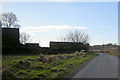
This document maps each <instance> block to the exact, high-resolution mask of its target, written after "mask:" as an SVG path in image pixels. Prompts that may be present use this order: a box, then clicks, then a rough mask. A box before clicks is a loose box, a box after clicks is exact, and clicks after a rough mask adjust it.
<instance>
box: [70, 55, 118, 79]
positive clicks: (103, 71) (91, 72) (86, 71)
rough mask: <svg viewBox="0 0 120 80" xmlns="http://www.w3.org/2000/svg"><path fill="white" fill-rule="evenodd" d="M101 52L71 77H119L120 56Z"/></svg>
mask: <svg viewBox="0 0 120 80" xmlns="http://www.w3.org/2000/svg"><path fill="white" fill-rule="evenodd" d="M99 54H100V55H99V56H97V57H95V58H94V59H92V60H91V61H90V62H88V63H87V64H86V65H85V66H84V67H83V68H81V69H80V70H78V72H77V73H76V74H75V75H73V76H72V77H71V78H118V57H116V56H112V55H107V54H103V53H99Z"/></svg>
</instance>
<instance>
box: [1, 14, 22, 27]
mask: <svg viewBox="0 0 120 80" xmlns="http://www.w3.org/2000/svg"><path fill="white" fill-rule="evenodd" d="M0 21H1V24H2V27H7V28H15V27H17V28H18V27H20V25H19V24H17V23H16V22H17V21H18V20H17V17H16V15H15V14H14V13H2V14H1V15H0Z"/></svg>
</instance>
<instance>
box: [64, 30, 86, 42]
mask: <svg viewBox="0 0 120 80" xmlns="http://www.w3.org/2000/svg"><path fill="white" fill-rule="evenodd" d="M62 41H65V42H77V43H83V44H87V43H88V34H85V33H82V32H81V31H78V30H75V31H73V32H69V34H67V35H66V36H65V37H64V38H62Z"/></svg>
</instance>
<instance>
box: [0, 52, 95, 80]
mask: <svg viewBox="0 0 120 80" xmlns="http://www.w3.org/2000/svg"><path fill="white" fill-rule="evenodd" d="M44 56H45V57H46V58H48V57H51V56H56V55H44ZM57 56H58V55H57ZM68 56H74V57H68ZM84 56H86V57H84ZM95 56H97V54H82V55H79V56H75V54H74V53H73V54H63V55H59V57H62V58H63V59H55V60H53V61H45V62H43V61H40V60H39V56H38V55H34V56H31V55H30V56H28V55H27V56H25V55H24V56H20V55H19V56H10V55H9V56H5V55H4V56H3V63H2V64H3V71H8V72H9V73H4V75H6V76H3V78H4V77H8V76H9V75H8V74H13V75H14V76H15V78H34V79H35V78H40V79H43V80H47V78H63V77H65V76H66V75H68V74H69V73H70V72H72V71H74V69H75V68H77V67H79V66H80V64H82V63H84V62H85V61H88V60H90V59H92V58H93V57H95Z"/></svg>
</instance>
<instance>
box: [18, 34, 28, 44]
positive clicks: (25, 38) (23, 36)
mask: <svg viewBox="0 0 120 80" xmlns="http://www.w3.org/2000/svg"><path fill="white" fill-rule="evenodd" d="M27 42H30V35H29V34H27V33H21V34H20V43H21V44H26V43H27Z"/></svg>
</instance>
